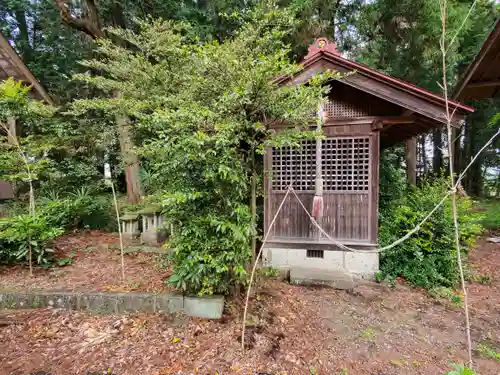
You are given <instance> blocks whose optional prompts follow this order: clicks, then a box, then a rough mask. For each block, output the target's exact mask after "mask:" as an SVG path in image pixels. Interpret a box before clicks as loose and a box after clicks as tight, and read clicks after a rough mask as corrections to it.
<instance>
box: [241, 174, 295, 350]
mask: <svg viewBox="0 0 500 375" xmlns="http://www.w3.org/2000/svg"><path fill="white" fill-rule="evenodd" d="M292 184H293V181H292V182H290V185H288V189H287V191H286V194H285V196H284V197H283V200H282V201H281V203H280V205H279V207H278V210H277V211H276V214H275V215H274V217H273V220H271V223H270V224H269V228H267V232H266V235H265V236H264V239H263V240H262V244H261V245H260V249H259V253H258V254H257V256H256V257H255V262H254V264H253V268H252V273H251V274H250V282H249V284H248V290H247V297H246V301H245V310H244V311H243V323H242V324H243V328H242V329H241V349H243V350H245V325H246V321H247V310H248V300H249V299H250V291H251V290H252V282H253V278H254V275H255V270H256V269H257V264H259V258H260V256H261V254H262V250H263V249H264V245H265V244H266V242H267V238H268V237H269V233H271V229H272V228H273V225H274V222H275V221H276V219H277V218H278V214H279V213H280V211H281V208H282V207H283V205H284V204H285V201H286V199H287V198H288V195H290V192H291V191H293V188H292Z"/></svg>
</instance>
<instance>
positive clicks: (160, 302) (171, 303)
mask: <svg viewBox="0 0 500 375" xmlns="http://www.w3.org/2000/svg"><path fill="white" fill-rule="evenodd" d="M183 309H184V297H183V296H182V295H178V294H157V295H156V312H160V313H178V312H181V311H182V310H183Z"/></svg>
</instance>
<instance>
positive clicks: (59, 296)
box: [37, 292, 78, 310]
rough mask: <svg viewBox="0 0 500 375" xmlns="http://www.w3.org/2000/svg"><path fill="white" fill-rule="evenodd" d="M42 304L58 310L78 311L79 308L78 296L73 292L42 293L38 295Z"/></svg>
mask: <svg viewBox="0 0 500 375" xmlns="http://www.w3.org/2000/svg"><path fill="white" fill-rule="evenodd" d="M37 296H38V297H39V299H40V303H44V302H43V301H45V303H46V304H47V305H48V306H51V307H54V308H57V309H66V310H77V307H78V294H76V293H71V292H57V293H42V294H39V295H37Z"/></svg>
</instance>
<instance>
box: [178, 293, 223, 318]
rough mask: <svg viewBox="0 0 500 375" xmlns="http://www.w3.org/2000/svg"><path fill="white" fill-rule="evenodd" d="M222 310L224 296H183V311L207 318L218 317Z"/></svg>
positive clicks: (220, 315)
mask: <svg viewBox="0 0 500 375" xmlns="http://www.w3.org/2000/svg"><path fill="white" fill-rule="evenodd" d="M223 310H224V297H222V296H210V297H184V313H186V315H190V316H198V317H201V318H207V319H220V318H221V317H222V311H223Z"/></svg>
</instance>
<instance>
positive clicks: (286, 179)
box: [271, 140, 316, 190]
mask: <svg viewBox="0 0 500 375" xmlns="http://www.w3.org/2000/svg"><path fill="white" fill-rule="evenodd" d="M315 177H316V141H315V140H302V141H301V145H300V147H298V148H291V147H282V148H275V147H273V150H272V176H271V179H272V188H273V190H286V189H287V188H288V186H289V185H290V183H291V182H292V181H293V188H294V189H295V190H314V180H315Z"/></svg>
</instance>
